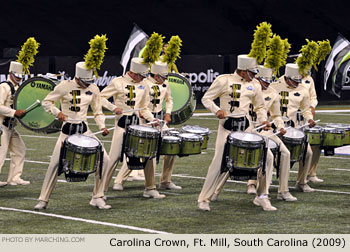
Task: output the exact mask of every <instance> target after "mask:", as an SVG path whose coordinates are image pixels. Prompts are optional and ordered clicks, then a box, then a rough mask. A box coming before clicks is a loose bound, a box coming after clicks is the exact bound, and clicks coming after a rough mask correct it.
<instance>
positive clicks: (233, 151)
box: [227, 131, 265, 170]
mask: <svg viewBox="0 0 350 252" xmlns="http://www.w3.org/2000/svg"><path fill="white" fill-rule="evenodd" d="M227 141H228V143H229V145H230V147H229V151H228V158H229V159H231V160H233V163H232V165H233V167H234V168H236V169H250V170H251V169H258V168H260V167H262V165H263V156H264V155H263V148H264V144H265V140H264V138H263V137H262V136H259V135H257V134H253V133H247V132H241V131H239V132H233V133H231V134H230V135H229V136H228V139H227Z"/></svg>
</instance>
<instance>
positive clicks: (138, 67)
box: [130, 57, 149, 75]
mask: <svg viewBox="0 0 350 252" xmlns="http://www.w3.org/2000/svg"><path fill="white" fill-rule="evenodd" d="M142 60H143V59H142V58H137V57H135V58H132V59H131V64H130V71H131V72H133V73H137V74H141V75H146V74H148V72H149V65H148V64H142V63H141V62H142Z"/></svg>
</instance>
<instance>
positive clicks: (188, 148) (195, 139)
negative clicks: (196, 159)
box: [179, 133, 203, 155]
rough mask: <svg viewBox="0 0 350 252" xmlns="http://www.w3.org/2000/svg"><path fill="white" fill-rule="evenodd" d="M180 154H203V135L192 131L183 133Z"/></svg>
mask: <svg viewBox="0 0 350 252" xmlns="http://www.w3.org/2000/svg"><path fill="white" fill-rule="evenodd" d="M179 137H180V138H181V147H180V155H195V154H201V150H202V147H201V145H202V143H203V137H202V136H200V135H196V134H192V133H181V134H180V135H179Z"/></svg>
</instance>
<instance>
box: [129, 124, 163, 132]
mask: <svg viewBox="0 0 350 252" xmlns="http://www.w3.org/2000/svg"><path fill="white" fill-rule="evenodd" d="M134 126H137V127H140V128H141V129H144V128H147V129H151V130H150V131H142V130H139V129H137V128H134ZM128 129H129V130H135V131H136V130H138V131H141V132H148V133H159V130H157V129H155V128H152V127H147V126H144V125H138V124H135V125H129V126H128Z"/></svg>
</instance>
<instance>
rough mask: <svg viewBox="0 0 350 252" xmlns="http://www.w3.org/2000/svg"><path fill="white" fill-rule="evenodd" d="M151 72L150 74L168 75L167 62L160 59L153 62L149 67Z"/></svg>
mask: <svg viewBox="0 0 350 252" xmlns="http://www.w3.org/2000/svg"><path fill="white" fill-rule="evenodd" d="M151 73H152V74H159V75H161V76H167V75H168V64H167V63H165V62H161V61H156V62H154V64H152V67H151Z"/></svg>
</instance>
